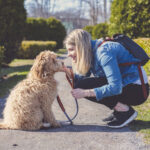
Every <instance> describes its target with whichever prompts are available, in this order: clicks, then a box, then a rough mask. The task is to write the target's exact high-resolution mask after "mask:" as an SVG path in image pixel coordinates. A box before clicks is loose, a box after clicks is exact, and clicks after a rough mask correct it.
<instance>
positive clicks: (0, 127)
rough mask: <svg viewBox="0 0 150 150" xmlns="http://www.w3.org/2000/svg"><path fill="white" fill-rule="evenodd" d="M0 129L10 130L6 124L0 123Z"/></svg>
mask: <svg viewBox="0 0 150 150" xmlns="http://www.w3.org/2000/svg"><path fill="white" fill-rule="evenodd" d="M0 129H10V127H9V126H8V125H7V124H6V123H4V122H1V123H0Z"/></svg>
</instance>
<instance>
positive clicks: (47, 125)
mask: <svg viewBox="0 0 150 150" xmlns="http://www.w3.org/2000/svg"><path fill="white" fill-rule="evenodd" d="M50 126H51V124H50V123H45V122H44V123H43V127H44V128H49V127H50Z"/></svg>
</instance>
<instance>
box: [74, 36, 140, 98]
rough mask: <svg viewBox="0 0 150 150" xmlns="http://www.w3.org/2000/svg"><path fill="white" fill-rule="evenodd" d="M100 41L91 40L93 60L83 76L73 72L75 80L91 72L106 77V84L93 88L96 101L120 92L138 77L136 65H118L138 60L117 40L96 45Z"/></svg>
mask: <svg viewBox="0 0 150 150" xmlns="http://www.w3.org/2000/svg"><path fill="white" fill-rule="evenodd" d="M102 41H103V40H102V39H99V40H92V41H91V45H92V52H93V62H92V65H91V68H90V70H89V72H88V73H87V74H86V75H85V76H81V75H78V74H75V82H77V81H79V80H80V79H83V78H84V77H88V76H90V75H91V73H92V74H93V75H94V76H95V77H106V78H107V81H108V84H106V85H103V86H101V87H98V88H94V91H95V93H96V99H97V101H99V100H101V99H102V98H104V97H108V96H113V95H118V94H121V93H122V88H123V87H124V86H126V85H128V84H130V83H133V82H134V81H136V80H137V79H139V73H138V68H137V66H136V65H134V64H133V65H130V66H125V67H123V66H119V65H118V64H120V63H125V62H139V60H138V59H137V58H134V57H133V55H132V54H130V53H129V52H128V50H126V49H125V48H124V47H123V46H122V45H121V44H119V43H117V42H110V41H109V42H105V43H103V44H102V45H101V46H100V47H98V45H99V44H100V43H101V42H102Z"/></svg>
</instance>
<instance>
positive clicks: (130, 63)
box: [98, 38, 148, 99]
mask: <svg viewBox="0 0 150 150" xmlns="http://www.w3.org/2000/svg"><path fill="white" fill-rule="evenodd" d="M107 41H113V39H111V38H108V39H106V40H104V41H103V42H101V43H100V44H99V45H98V47H100V46H101V45H102V44H103V43H105V42H107ZM133 64H136V65H137V66H138V71H139V76H140V80H141V84H142V90H143V95H144V98H145V99H147V96H148V94H147V91H146V86H145V83H144V78H143V73H142V70H141V63H139V62H127V63H120V64H119V66H130V65H133Z"/></svg>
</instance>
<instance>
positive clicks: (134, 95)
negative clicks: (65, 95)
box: [74, 77, 149, 109]
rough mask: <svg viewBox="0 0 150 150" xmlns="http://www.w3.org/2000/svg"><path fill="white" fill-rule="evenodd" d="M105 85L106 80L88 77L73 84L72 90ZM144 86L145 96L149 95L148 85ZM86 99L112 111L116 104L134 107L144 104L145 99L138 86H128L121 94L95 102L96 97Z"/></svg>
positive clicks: (140, 87)
mask: <svg viewBox="0 0 150 150" xmlns="http://www.w3.org/2000/svg"><path fill="white" fill-rule="evenodd" d="M105 84H107V79H106V78H104V77H88V78H84V79H82V80H80V81H78V82H77V83H75V86H74V88H81V89H93V88H96V87H100V86H103V85H105ZM145 85H146V90H147V95H149V84H148V83H147V84H145ZM86 99H88V100H90V101H93V102H97V103H100V104H103V105H105V106H106V107H109V108H110V109H113V108H114V107H115V106H116V104H117V103H118V102H120V103H123V104H126V105H128V106H136V105H140V104H142V103H144V102H145V101H146V99H145V98H144V96H143V91H142V86H141V85H138V84H128V85H127V86H125V87H123V89H122V93H121V94H119V95H114V96H110V97H105V98H103V99H101V100H97V99H96V97H86Z"/></svg>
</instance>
